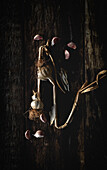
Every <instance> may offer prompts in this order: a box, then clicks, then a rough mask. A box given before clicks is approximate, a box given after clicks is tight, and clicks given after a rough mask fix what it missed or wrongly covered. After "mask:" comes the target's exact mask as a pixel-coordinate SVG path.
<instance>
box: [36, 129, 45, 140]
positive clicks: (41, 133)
mask: <svg viewBox="0 0 107 170" xmlns="http://www.w3.org/2000/svg"><path fill="white" fill-rule="evenodd" d="M33 136H34V137H36V138H43V137H44V132H43V131H42V130H37V131H36V133H35V134H33Z"/></svg>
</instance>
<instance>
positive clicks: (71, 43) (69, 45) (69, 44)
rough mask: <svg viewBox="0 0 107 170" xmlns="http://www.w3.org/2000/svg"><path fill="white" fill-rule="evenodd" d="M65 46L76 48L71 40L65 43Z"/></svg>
mask: <svg viewBox="0 0 107 170" xmlns="http://www.w3.org/2000/svg"><path fill="white" fill-rule="evenodd" d="M67 46H68V47H70V48H72V49H74V50H75V49H76V48H77V46H76V44H75V43H74V42H72V41H71V42H69V43H68V44H67Z"/></svg>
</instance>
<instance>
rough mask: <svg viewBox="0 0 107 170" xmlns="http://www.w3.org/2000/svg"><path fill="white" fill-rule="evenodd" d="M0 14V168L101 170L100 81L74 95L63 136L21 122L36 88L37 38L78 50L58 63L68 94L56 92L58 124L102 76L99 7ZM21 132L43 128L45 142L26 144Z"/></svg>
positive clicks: (104, 93)
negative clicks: (65, 74)
mask: <svg viewBox="0 0 107 170" xmlns="http://www.w3.org/2000/svg"><path fill="white" fill-rule="evenodd" d="M0 7H1V10H0V135H1V137H0V167H1V169H2V170H6V169H8V170H14V169H21V168H22V169H32V170H33V169H43V170H50V169H51V170H55V169H56V170H58V169H61V170H63V169H65V168H66V169H75V170H84V169H86V170H90V169H93V168H95V169H98V168H99V167H100V166H101V169H104V168H105V167H106V168H107V146H106V143H107V139H106V130H107V125H106V124H107V123H106V122H107V115H106V110H107V107H106V105H107V101H106V97H107V88H106V86H107V80H106V79H104V80H103V81H102V82H101V83H100V87H99V89H97V90H95V91H93V92H91V93H89V94H85V95H81V96H80V99H79V103H78V106H77V109H76V112H75V114H74V118H73V121H72V123H71V124H70V125H69V126H68V127H67V128H65V129H64V130H57V129H55V128H54V127H53V126H52V127H49V126H48V125H47V124H43V123H41V122H40V121H38V120H37V121H36V122H33V121H30V120H28V119H25V118H24V116H23V113H24V112H25V111H26V110H27V109H28V108H29V106H30V102H31V95H32V89H34V88H35V79H34V59H35V49H34V43H33V37H34V35H35V34H41V35H43V36H44V38H45V39H47V38H51V37H53V36H59V37H60V38H62V43H63V44H66V43H67V42H69V41H70V40H71V39H73V41H74V42H75V43H76V45H77V50H76V51H74V52H73V51H70V53H71V58H70V59H69V60H68V61H63V62H62V65H63V66H64V68H65V69H66V71H67V72H68V78H69V82H70V90H71V91H70V92H69V93H67V94H66V95H64V94H62V93H61V92H60V90H58V89H57V100H58V111H59V118H60V121H59V123H60V124H62V123H63V122H64V121H65V119H66V117H67V115H68V113H69V110H70V109H71V106H72V104H73V100H74V97H75V95H76V92H77V90H78V89H79V88H80V86H81V85H82V84H83V83H84V81H85V80H88V81H89V82H92V81H93V80H95V76H96V74H97V73H98V72H99V71H100V70H102V69H107V57H106V45H107V43H106V42H107V33H106V30H107V26H106V25H107V24H106V20H107V12H106V7H107V6H106V4H105V1H102V2H97V1H96V0H93V1H89V0H87V1H84V0H71V1H70V2H69V1H68V3H67V2H66V1H62V0H61V1H59V0H57V1H56V0H55V1H49V0H39V1H38V0H35V1H34V0H22V1H21V0H19V1H13V0H11V1H10V0H7V1H6V2H5V1H3V2H1V6H0ZM40 44H41V43H40ZM40 44H39V45H40ZM35 46H36V53H37V49H38V44H35ZM58 57H62V53H60V54H59V55H58ZM47 86H48V87H49V88H51V87H50V86H49V85H48V84H46V85H45V84H44V88H47ZM46 93H48V95H50V94H49V92H48V90H46ZM27 129H31V130H32V131H33V132H34V131H36V130H37V129H43V130H44V131H45V134H46V136H45V138H43V139H35V140H33V142H32V143H31V142H29V141H27V140H26V139H25V137H24V133H25V131H26V130H27Z"/></svg>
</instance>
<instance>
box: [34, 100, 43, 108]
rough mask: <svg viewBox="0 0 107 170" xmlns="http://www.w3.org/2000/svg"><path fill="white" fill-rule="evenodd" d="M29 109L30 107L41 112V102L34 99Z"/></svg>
mask: <svg viewBox="0 0 107 170" xmlns="http://www.w3.org/2000/svg"><path fill="white" fill-rule="evenodd" d="M31 107H32V109H39V110H42V109H43V103H42V102H41V100H39V99H37V98H36V99H35V100H34V101H32V102H31Z"/></svg>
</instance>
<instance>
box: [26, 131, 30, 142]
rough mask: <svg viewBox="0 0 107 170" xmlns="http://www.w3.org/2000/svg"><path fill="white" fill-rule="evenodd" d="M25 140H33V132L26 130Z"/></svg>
mask: <svg viewBox="0 0 107 170" xmlns="http://www.w3.org/2000/svg"><path fill="white" fill-rule="evenodd" d="M25 138H26V139H28V140H31V132H30V130H26V132H25Z"/></svg>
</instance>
